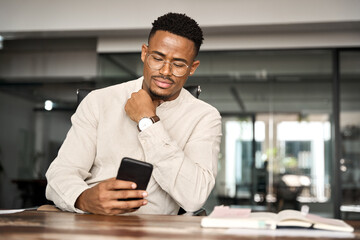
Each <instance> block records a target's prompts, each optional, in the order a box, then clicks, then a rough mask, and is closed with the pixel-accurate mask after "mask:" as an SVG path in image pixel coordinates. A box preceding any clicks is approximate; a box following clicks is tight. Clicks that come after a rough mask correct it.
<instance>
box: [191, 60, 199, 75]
mask: <svg viewBox="0 0 360 240" xmlns="http://www.w3.org/2000/svg"><path fill="white" fill-rule="evenodd" d="M199 65H200V61H199V60H196V61H194V62H193V63H192V64H191V67H190V76H191V75H193V74H194V73H195V71H196V69H197V68H198V67H199Z"/></svg>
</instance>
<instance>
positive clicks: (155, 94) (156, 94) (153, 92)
mask: <svg viewBox="0 0 360 240" xmlns="http://www.w3.org/2000/svg"><path fill="white" fill-rule="evenodd" d="M155 77H157V78H163V79H167V80H170V81H171V82H173V83H174V82H175V81H174V80H173V79H171V78H170V77H166V76H155ZM149 92H150V96H151V98H152V99H153V100H163V101H166V100H168V99H169V98H170V97H172V96H173V94H161V93H159V92H156V90H154V89H152V87H151V86H150V87H149Z"/></svg>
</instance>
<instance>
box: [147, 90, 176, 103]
mask: <svg viewBox="0 0 360 240" xmlns="http://www.w3.org/2000/svg"><path fill="white" fill-rule="evenodd" d="M149 92H150V97H151V99H152V100H163V101H166V100H168V99H169V98H170V97H171V96H172V95H170V94H166V95H165V94H160V93H156V92H155V91H153V90H152V89H151V88H150V89H149Z"/></svg>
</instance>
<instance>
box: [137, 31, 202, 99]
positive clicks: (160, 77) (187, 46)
mask: <svg viewBox="0 0 360 240" xmlns="http://www.w3.org/2000/svg"><path fill="white" fill-rule="evenodd" d="M149 54H156V56H161V58H162V59H164V60H165V61H167V62H165V64H164V66H163V67H162V68H161V69H159V70H154V69H152V68H150V67H149V65H148V64H147V58H148V55H149ZM194 57H195V47H194V43H193V42H192V41H191V40H189V39H187V38H184V37H181V36H178V35H175V34H172V33H169V32H166V31H156V32H155V34H154V35H153V36H152V37H151V38H150V41H149V46H146V45H145V44H144V45H143V46H142V52H141V60H142V61H143V63H144V82H143V89H144V90H146V91H147V92H148V93H150V96H151V97H152V99H153V100H156V99H162V100H165V101H169V100H174V99H176V98H177V97H178V96H179V94H180V91H181V88H182V87H183V86H184V84H185V83H186V80H187V78H188V76H190V75H192V74H194V72H195V70H196V68H197V67H198V66H199V64H200V61H194ZM169 62H170V63H174V62H179V63H181V62H182V63H185V64H186V65H187V66H189V67H188V68H187V70H186V73H185V75H184V76H181V77H177V76H174V75H173V73H172V69H171V68H172V65H171V64H170V63H169Z"/></svg>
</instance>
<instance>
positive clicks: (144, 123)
mask: <svg viewBox="0 0 360 240" xmlns="http://www.w3.org/2000/svg"><path fill="white" fill-rule="evenodd" d="M158 121H160V118H159V117H158V116H157V115H154V116H152V117H143V118H141V119H140V120H139V122H138V125H137V128H138V130H139V132H141V131H144V130H145V129H146V128H148V127H150V126H151V125H153V124H154V123H156V122H158Z"/></svg>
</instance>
